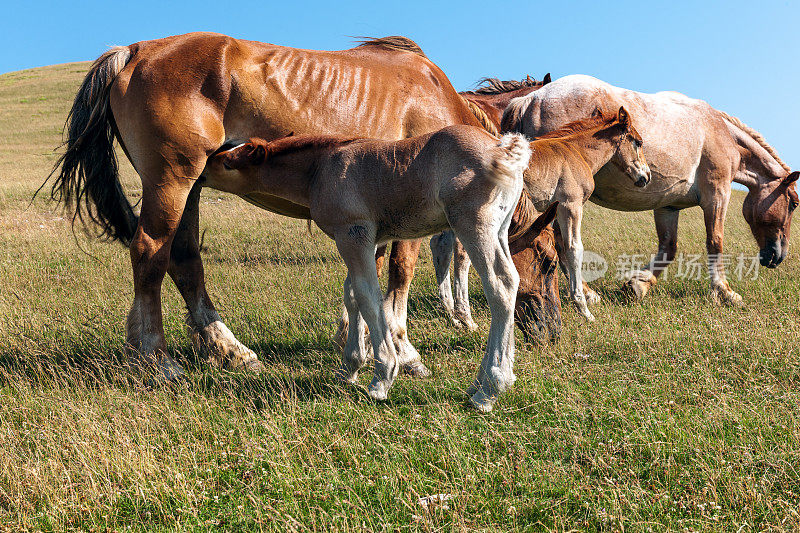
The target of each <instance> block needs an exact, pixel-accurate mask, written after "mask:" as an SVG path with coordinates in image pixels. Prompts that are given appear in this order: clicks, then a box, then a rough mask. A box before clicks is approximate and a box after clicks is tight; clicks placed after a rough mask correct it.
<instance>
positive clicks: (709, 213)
mask: <svg viewBox="0 0 800 533" xmlns="http://www.w3.org/2000/svg"><path fill="white" fill-rule="evenodd" d="M729 199H730V190H728V191H727V194H723V193H718V194H716V195H714V196H713V197H712V198H711V200H710V201H708V202H704V203H703V205H702V208H703V219H704V220H705V223H706V250H707V251H708V273H709V277H710V279H711V298H712V299H713V300H714V301H716V302H719V303H722V304H730V305H739V304H741V303H742V297H741V296H740V295H739V294H737V293H736V292H734V291H733V289H731V287H730V285H729V284H728V280H727V278H726V277H725V265H724V262H723V255H722V241H723V236H724V225H725V214H726V212H727V210H728V200H729Z"/></svg>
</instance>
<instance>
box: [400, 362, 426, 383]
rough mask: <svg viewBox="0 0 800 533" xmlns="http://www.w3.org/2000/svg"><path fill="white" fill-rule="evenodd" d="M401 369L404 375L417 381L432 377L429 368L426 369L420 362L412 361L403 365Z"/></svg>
mask: <svg viewBox="0 0 800 533" xmlns="http://www.w3.org/2000/svg"><path fill="white" fill-rule="evenodd" d="M401 368H402V369H403V373H404V374H406V375H408V376H411V377H412V378H415V379H422V378H429V377H431V371H430V370H428V367H426V366H425V365H423V364H422V363H421V362H419V361H412V362H410V363H408V364H405V365H403V366H402V367H401Z"/></svg>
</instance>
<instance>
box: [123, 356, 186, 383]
mask: <svg viewBox="0 0 800 533" xmlns="http://www.w3.org/2000/svg"><path fill="white" fill-rule="evenodd" d="M129 366H130V368H131V371H132V372H133V373H134V374H138V375H139V376H141V377H142V383H144V384H145V385H146V386H148V387H151V388H157V387H162V386H164V385H173V384H176V383H180V382H182V381H183V380H184V379H186V371H185V370H184V369H183V367H182V366H181V365H180V364H179V363H178V362H177V361H175V360H174V359H173V358H172V357H170V356H169V355H166V354H163V355H162V356H161V358H160V359H159V360H158V362H155V361H148V358H147V357H146V356H139V357H137V358H136V359H135V360H133V361H131V363H130V364H129Z"/></svg>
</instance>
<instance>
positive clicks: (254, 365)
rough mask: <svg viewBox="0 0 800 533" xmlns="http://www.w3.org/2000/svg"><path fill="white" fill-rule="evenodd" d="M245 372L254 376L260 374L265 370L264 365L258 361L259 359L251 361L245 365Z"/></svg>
mask: <svg viewBox="0 0 800 533" xmlns="http://www.w3.org/2000/svg"><path fill="white" fill-rule="evenodd" d="M253 355H254V356H255V354H253ZM243 370H247V371H248V372H252V373H254V374H260V373H262V372H263V371H264V370H265V367H264V363H262V362H261V361H259V360H258V358H257V357H256V358H254V359H250V360H249V361H247V362H246V363H245V364H244V367H243Z"/></svg>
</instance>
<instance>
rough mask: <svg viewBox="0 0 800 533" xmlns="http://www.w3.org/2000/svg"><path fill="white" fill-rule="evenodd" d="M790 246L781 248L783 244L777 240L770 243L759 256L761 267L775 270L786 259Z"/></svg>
mask: <svg viewBox="0 0 800 533" xmlns="http://www.w3.org/2000/svg"><path fill="white" fill-rule="evenodd" d="M787 248H788V246H781V242H780V241H779V240H777V239H775V240H773V241H770V242H768V243H767V244H766V245H765V246H764V247H763V248H762V249H761V252H759V254H758V259H759V260H760V262H761V266H764V267H767V268H775V267H777V266H778V265H780V264H781V262H782V261H783V260H784V259H786V252H787V251H788V250H787Z"/></svg>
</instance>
